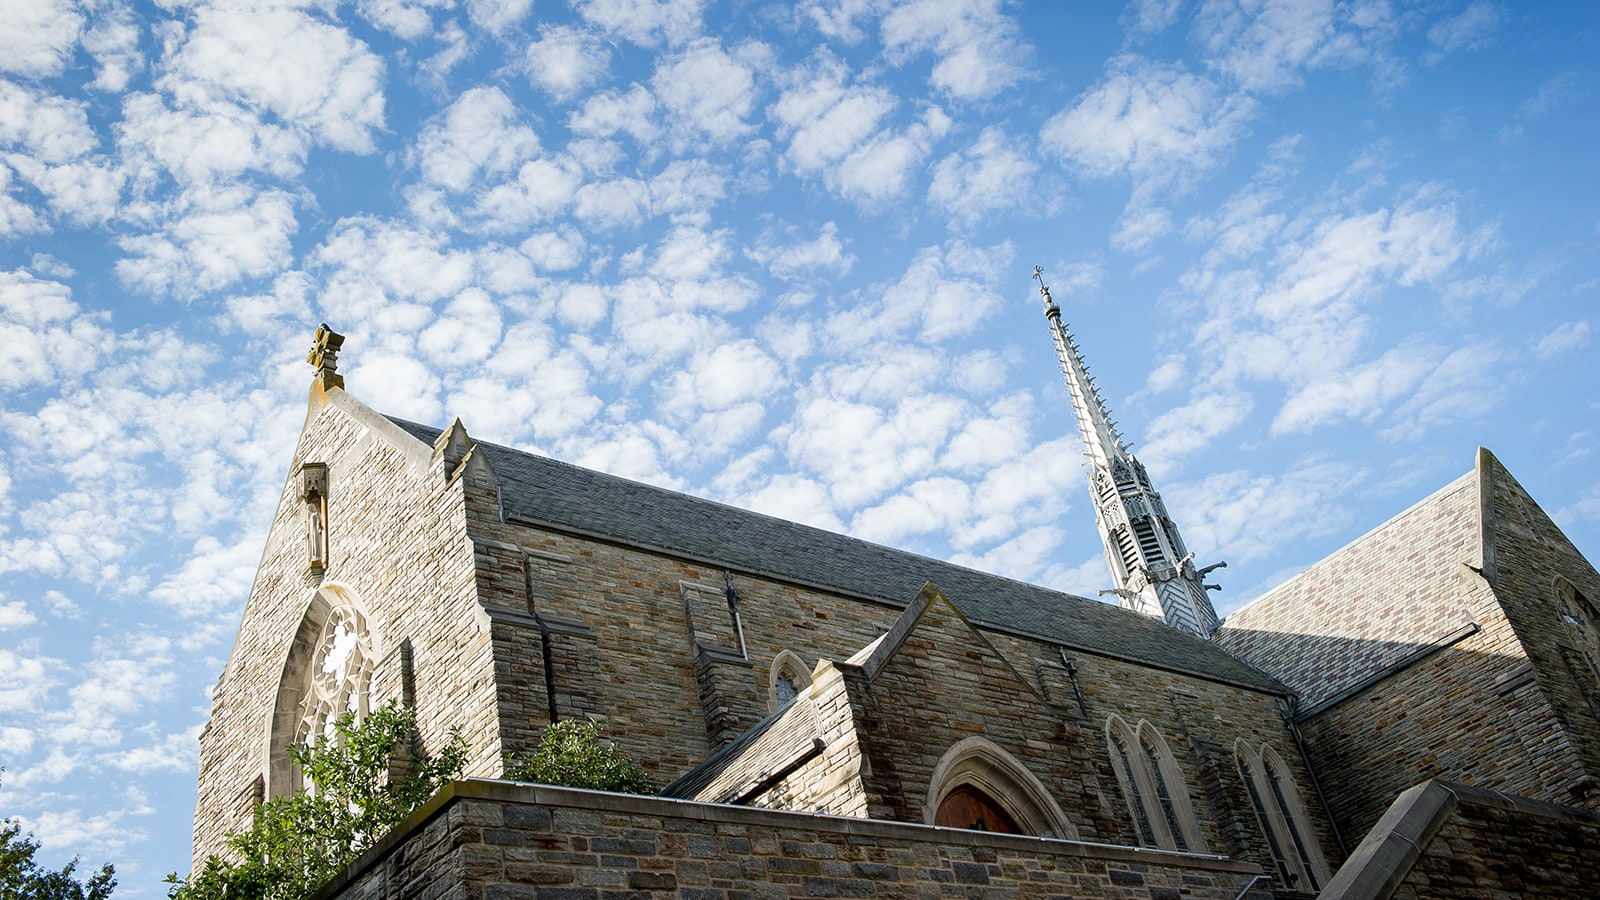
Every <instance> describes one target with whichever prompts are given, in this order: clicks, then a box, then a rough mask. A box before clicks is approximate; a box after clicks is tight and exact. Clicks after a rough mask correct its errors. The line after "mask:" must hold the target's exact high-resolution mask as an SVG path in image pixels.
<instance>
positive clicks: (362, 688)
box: [295, 606, 373, 746]
mask: <svg viewBox="0 0 1600 900" xmlns="http://www.w3.org/2000/svg"><path fill="white" fill-rule="evenodd" d="M372 664H373V662H372V638H371V636H370V635H369V634H368V633H367V622H366V619H365V618H363V617H362V615H361V613H360V612H358V611H357V610H356V609H355V607H353V606H339V607H335V608H334V609H333V610H331V611H329V613H328V620H327V621H326V622H324V623H323V625H322V633H321V634H319V635H318V636H317V644H316V650H314V651H313V652H312V654H311V665H310V667H309V672H308V673H307V674H308V684H307V685H306V691H305V699H304V700H302V701H301V704H300V711H301V716H300V727H299V728H298V729H296V731H295V743H297V744H301V745H303V746H311V745H312V744H315V743H316V741H317V738H319V737H328V738H332V737H333V734H334V727H333V726H334V724H335V723H337V722H338V721H339V719H340V718H341V717H342V716H344V715H345V714H347V713H355V717H356V720H357V721H360V720H361V719H364V718H366V715H367V691H368V688H369V687H370V686H371V684H372Z"/></svg>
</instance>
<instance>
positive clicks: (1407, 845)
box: [1320, 779, 1600, 900]
mask: <svg viewBox="0 0 1600 900" xmlns="http://www.w3.org/2000/svg"><path fill="white" fill-rule="evenodd" d="M1464 806H1475V807H1480V808H1483V809H1488V810H1497V811H1500V812H1502V813H1506V814H1509V815H1510V816H1528V817H1534V818H1539V819H1546V820H1550V821H1553V822H1557V823H1566V824H1571V825H1576V826H1580V827H1586V828H1590V829H1595V828H1600V813H1593V812H1589V811H1588V810H1582V809H1574V808H1573V807H1570V806H1558V805H1556V804H1554V803H1544V802H1541V801H1538V800H1532V799H1529V798H1527V797H1518V796H1514V795H1511V794H1503V793H1500V792H1499V791H1488V790H1484V789H1483V788H1476V787H1471V786H1468V785H1464V784H1457V783H1455V782H1452V781H1443V780H1441V779H1429V780H1428V781H1424V782H1423V783H1421V784H1419V785H1415V786H1413V787H1411V788H1408V789H1407V790H1405V791H1404V792H1402V793H1401V794H1400V796H1399V797H1397V798H1395V801H1394V803H1393V805H1391V806H1390V807H1389V809H1388V811H1387V812H1385V813H1384V814H1383V818H1381V819H1379V820H1378V824H1377V825H1375V826H1373V828H1372V830H1371V831H1370V832H1368V833H1367V837H1366V839H1365V840H1363V841H1362V842H1361V846H1359V847H1357V848H1356V849H1355V852H1354V853H1352V854H1350V858H1349V859H1347V860H1346V861H1345V864H1344V865H1343V866H1341V867H1340V868H1339V871H1338V872H1337V873H1335V875H1334V877H1333V880H1332V881H1330V882H1328V885H1327V886H1326V887H1324V888H1323V889H1322V894H1321V895H1320V896H1321V900H1388V898H1390V897H1393V896H1394V895H1395V893H1396V892H1397V891H1398V890H1399V889H1400V886H1401V885H1402V884H1403V883H1404V882H1405V880H1406V876H1408V875H1409V874H1411V870H1412V868H1413V867H1414V866H1415V865H1416V864H1417V862H1418V861H1419V860H1420V859H1422V857H1423V856H1424V855H1425V854H1427V852H1428V850H1429V845H1430V844H1431V843H1432V842H1433V839H1434V837H1435V836H1436V835H1437V834H1438V833H1439V831H1440V830H1441V829H1443V828H1444V827H1445V825H1447V824H1448V823H1449V821H1450V819H1451V817H1452V816H1454V815H1455V814H1456V811H1457V809H1458V808H1460V807H1464ZM1463 849H1464V848H1456V847H1452V848H1450V850H1449V851H1448V852H1449V853H1451V854H1458V853H1461V852H1463Z"/></svg>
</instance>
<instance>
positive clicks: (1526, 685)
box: [1302, 451, 1596, 835]
mask: <svg viewBox="0 0 1600 900" xmlns="http://www.w3.org/2000/svg"><path fill="white" fill-rule="evenodd" d="M1477 474H1478V478H1477V480H1476V482H1475V484H1476V485H1477V486H1476V488H1475V489H1474V490H1472V491H1471V492H1470V494H1469V498H1468V499H1470V500H1472V501H1473V502H1474V503H1476V501H1477V500H1478V499H1479V498H1482V499H1483V501H1484V505H1483V506H1482V514H1484V515H1486V516H1487V518H1486V520H1485V521H1486V522H1487V523H1488V524H1487V528H1486V536H1485V538H1484V540H1486V541H1487V542H1488V543H1487V544H1486V545H1484V547H1485V548H1486V549H1480V550H1477V551H1476V552H1474V554H1473V558H1469V559H1461V560H1459V561H1455V562H1456V571H1455V573H1454V575H1453V577H1445V576H1444V575H1443V574H1437V575H1436V577H1435V579H1434V583H1433V585H1432V587H1431V590H1429V591H1427V592H1426V593H1423V592H1418V593H1417V595H1416V600H1415V601H1414V602H1432V603H1437V604H1441V605H1446V606H1449V607H1450V608H1452V609H1458V608H1460V609H1466V610H1469V611H1470V612H1471V614H1472V616H1473V617H1474V619H1475V624H1476V626H1477V628H1478V631H1477V632H1475V633H1472V634H1469V635H1467V636H1466V637H1464V638H1463V639H1461V640H1458V641H1456V642H1455V643H1452V644H1450V645H1449V646H1448V647H1445V648H1443V649H1440V650H1437V651H1436V652H1434V653H1432V654H1431V655H1428V656H1426V657H1423V658H1421V659H1420V661H1416V662H1414V664H1412V665H1410V666H1409V667H1406V668H1403V669H1401V670H1400V671H1398V672H1396V673H1395V674H1392V675H1391V676H1389V677H1387V678H1384V679H1382V680H1380V681H1378V682H1376V683H1374V684H1372V685H1370V686H1369V687H1367V688H1366V689H1365V690H1362V691H1360V692H1358V693H1356V694H1354V695H1352V696H1349V697H1348V698H1346V699H1344V700H1343V701H1341V702H1340V703H1338V704H1337V705H1335V706H1333V707H1332V708H1329V709H1326V710H1324V711H1322V712H1319V713H1317V714H1316V715H1314V716H1313V717H1311V718H1310V719H1309V720H1308V721H1306V722H1305V723H1304V724H1303V726H1302V727H1303V730H1304V733H1305V736H1306V741H1307V743H1308V745H1309V746H1310V748H1311V753H1312V757H1313V759H1314V760H1315V762H1316V764H1317V766H1318V768H1319V769H1320V770H1323V771H1328V772H1334V773H1339V772H1348V773H1357V775H1358V776H1359V777H1346V778H1329V779H1326V787H1327V790H1328V797H1329V801H1330V804H1331V805H1332V806H1333V808H1334V810H1335V814H1336V816H1337V818H1338V821H1339V823H1340V826H1341V827H1342V828H1344V829H1345V830H1346V832H1347V833H1348V834H1352V835H1359V834H1362V833H1365V831H1366V830H1367V829H1369V828H1371V827H1372V825H1373V823H1375V822H1376V821H1377V820H1378V818H1379V816H1381V815H1382V813H1383V811H1384V809H1386V808H1387V807H1388V805H1389V803H1390V801H1392V800H1393V799H1394V797H1395V795H1396V794H1398V793H1399V792H1400V791H1402V790H1404V789H1405V788H1407V787H1410V786H1411V785H1413V784H1416V783H1418V782H1420V781H1423V780H1426V779H1428V778H1445V779H1448V780H1450V781H1453V782H1458V783H1461V784H1464V785H1469V786H1476V787H1482V788H1487V789H1490V790H1496V791H1504V792H1506V793H1510V794H1517V795H1521V796H1526V797H1532V798H1535V799H1540V800H1546V801H1549V802H1554V803H1563V804H1572V805H1579V806H1590V807H1591V808H1592V806H1593V804H1594V803H1595V802H1596V798H1595V797H1594V795H1593V792H1592V788H1591V787H1590V786H1591V785H1592V784H1593V780H1592V779H1593V776H1592V773H1593V772H1594V771H1595V765H1594V763H1592V762H1586V761H1585V759H1584V758H1583V757H1582V756H1581V755H1580V752H1579V749H1578V748H1580V747H1592V746H1593V742H1594V741H1595V740H1596V738H1595V737H1594V735H1595V732H1596V722H1595V716H1594V713H1593V711H1592V709H1590V708H1589V707H1588V706H1587V704H1586V703H1584V702H1583V700H1582V698H1581V697H1580V696H1578V693H1577V691H1576V690H1575V689H1574V682H1573V677H1572V673H1571V671H1570V669H1569V668H1568V667H1567V666H1566V665H1565V663H1564V661H1562V660H1561V658H1560V656H1559V653H1558V650H1557V649H1556V648H1557V645H1558V644H1559V642H1560V640H1561V638H1562V637H1563V636H1564V630H1565V623H1564V622H1563V621H1562V620H1561V614H1560V611H1559V608H1558V607H1557V605H1556V603H1555V598H1554V585H1553V583H1552V579H1553V576H1554V574H1555V573H1556V572H1566V573H1570V575H1571V576H1572V577H1574V578H1576V579H1588V581H1587V583H1590V584H1593V583H1594V577H1593V571H1594V570H1593V569H1592V568H1589V567H1588V566H1587V564H1585V563H1584V562H1583V560H1582V558H1581V557H1580V556H1578V554H1577V553H1576V551H1575V550H1573V549H1571V545H1570V544H1568V543H1566V542H1565V539H1564V538H1561V535H1560V532H1559V530H1557V529H1556V528H1555V526H1554V525H1553V524H1551V523H1550V522H1549V520H1548V519H1547V518H1545V517H1544V516H1543V514H1542V513H1538V512H1536V511H1537V507H1536V506H1534V505H1533V504H1532V503H1531V501H1528V500H1527V499H1526V495H1525V494H1522V492H1521V488H1520V486H1518V485H1516V482H1515V481H1513V480H1511V478H1510V476H1509V475H1508V474H1507V473H1505V471H1504V469H1503V468H1500V467H1499V464H1498V462H1497V461H1495V460H1494V458H1493V457H1492V456H1490V455H1488V453H1487V451H1484V452H1483V454H1482V457H1481V458H1480V460H1479V471H1478V473H1477ZM1472 511H1473V513H1474V514H1475V516H1476V515H1477V514H1478V513H1479V509H1478V508H1476V507H1474V508H1473V509H1472ZM1422 512H1426V510H1422ZM1335 561H1337V560H1334V559H1330V560H1329V561H1325V562H1324V563H1323V564H1322V565H1323V566H1327V565H1328V564H1329V563H1330V562H1335ZM1344 562H1345V563H1347V564H1348V565H1350V566H1373V565H1381V566H1383V567H1384V570H1385V571H1390V572H1392V573H1393V575H1394V577H1396V578H1402V577H1405V574H1406V569H1407V566H1408V565H1409V561H1408V560H1407V559H1405V558H1396V559H1390V560H1383V559H1378V560H1363V559H1360V558H1357V557H1352V558H1349V559H1348V560H1345V561H1344ZM1479 570H1481V571H1482V573H1483V574H1479ZM1584 570H1587V572H1585V571H1584ZM1485 576H1488V578H1486V577H1485ZM1552 698H1554V699H1555V700H1556V701H1558V703H1563V701H1564V712H1563V713H1558V709H1563V706H1558V705H1553V704H1552V702H1551V700H1552ZM1591 755H1592V752H1591Z"/></svg>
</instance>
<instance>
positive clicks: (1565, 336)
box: [1533, 319, 1589, 361]
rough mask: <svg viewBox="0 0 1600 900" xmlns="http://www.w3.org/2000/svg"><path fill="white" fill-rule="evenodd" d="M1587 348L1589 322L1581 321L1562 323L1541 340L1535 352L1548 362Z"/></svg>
mask: <svg viewBox="0 0 1600 900" xmlns="http://www.w3.org/2000/svg"><path fill="white" fill-rule="evenodd" d="M1587 346H1589V323H1588V321H1587V320H1584V319H1579V320H1578V321H1576V322H1562V323H1561V324H1560V325H1557V326H1556V327H1554V328H1552V329H1550V330H1549V331H1548V332H1546V333H1545V335H1544V336H1543V337H1541V338H1539V343H1538V345H1537V346H1535V347H1534V351H1533V352H1534V355H1536V356H1538V357H1539V358H1540V359H1542V360H1546V361H1548V360H1552V359H1555V358H1556V357H1558V356H1562V355H1565V354H1567V353H1571V352H1572V351H1574V350H1582V349H1583V348H1585V347H1587Z"/></svg>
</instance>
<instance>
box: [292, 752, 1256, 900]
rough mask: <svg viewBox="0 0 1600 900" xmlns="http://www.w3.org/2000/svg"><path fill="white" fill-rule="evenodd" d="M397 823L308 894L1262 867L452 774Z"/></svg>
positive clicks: (800, 886) (1200, 889) (744, 892)
mask: <svg viewBox="0 0 1600 900" xmlns="http://www.w3.org/2000/svg"><path fill="white" fill-rule="evenodd" d="M397 832H398V833H397V834H396V835H393V836H391V837H390V838H389V839H387V840H385V841H384V842H383V843H382V844H380V845H379V846H378V847H376V848H374V850H373V851H371V852H369V853H368V854H367V855H366V856H364V857H363V858H362V859H361V860H358V861H357V862H356V863H355V864H354V865H352V867H351V868H350V869H349V870H347V871H346V873H345V875H344V876H343V877H341V878H340V879H338V880H336V881H335V882H333V883H332V884H331V885H329V886H328V887H327V888H325V889H324V890H323V891H322V892H320V893H319V894H318V895H317V898H318V900H336V898H337V900H399V898H406V900H649V898H655V897H659V898H668V897H670V898H683V900H787V898H831V897H876V898H899V900H912V898H922V897H936V896H959V897H970V898H984V897H994V898H1001V897H1022V896H1026V897H1039V898H1062V900H1065V898H1118V900H1124V898H1129V900H1131V898H1144V900H1179V898H1189V900H1234V898H1235V897H1236V895H1237V894H1238V893H1239V891H1240V889H1241V888H1243V887H1244V886H1245V885H1246V884H1247V883H1249V882H1250V880H1251V878H1252V877H1253V876H1254V875H1256V874H1258V873H1259V872H1260V870H1259V868H1257V867H1256V866H1254V865H1251V864H1249V863H1241V862H1236V861H1233V860H1229V859H1224V858H1221V857H1214V856H1204V855H1190V854H1178V853H1166V852H1159V851H1149V850H1134V849H1127V848H1120V847H1108V846H1104V845H1096V844H1085V843H1079V842H1075V841H1057V840H1049V839H1043V838H1028V837H1019V836H1015V835H996V834H989V833H985V832H975V831H962V830H956V829H947V828H934V827H932V826H926V825H907V824H901V823H892V822H880V821H873V820H868V819H852V818H841V817H833V816H816V815H810V814H806V813H796V812H780V811H773V810H757V809H750V808H746V807H734V806H715V805H710V804H700V803H690V802H686V801H672V800H662V799H658V798H652V797H628V796H623V795H618V794H603V793H599V792H593V791H575V790H571V789H566V788H550V787H545V786H533V785H516V784H511V783H506V782H481V781H469V782H458V783H457V784H456V785H454V786H453V788H451V789H449V790H447V791H446V792H445V793H443V794H442V795H441V796H440V797H438V798H435V800H434V801H433V802H432V803H430V804H429V806H428V807H425V808H424V809H423V810H421V811H419V813H418V814H417V815H415V816H413V817H412V819H411V820H410V821H409V822H408V823H407V824H404V825H402V826H401V827H400V828H399V829H397ZM1247 896H1248V897H1250V898H1253V900H1265V898H1267V897H1269V896H1270V895H1268V894H1267V893H1265V892H1264V891H1257V892H1252V893H1250V894H1248V895H1247Z"/></svg>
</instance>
